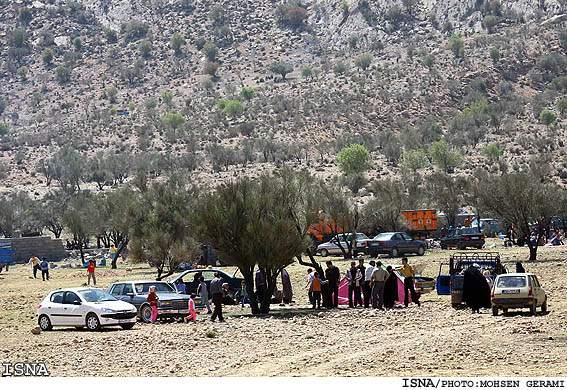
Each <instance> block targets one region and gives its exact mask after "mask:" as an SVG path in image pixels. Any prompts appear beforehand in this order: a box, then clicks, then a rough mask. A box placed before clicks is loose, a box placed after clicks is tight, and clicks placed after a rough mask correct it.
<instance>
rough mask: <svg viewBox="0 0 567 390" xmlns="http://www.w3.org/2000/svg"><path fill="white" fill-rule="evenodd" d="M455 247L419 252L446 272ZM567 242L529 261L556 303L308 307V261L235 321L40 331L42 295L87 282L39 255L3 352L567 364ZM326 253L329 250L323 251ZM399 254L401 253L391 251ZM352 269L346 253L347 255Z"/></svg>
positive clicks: (523, 255)
mask: <svg viewBox="0 0 567 390" xmlns="http://www.w3.org/2000/svg"><path fill="white" fill-rule="evenodd" d="M488 245H496V248H493V249H490V250H494V251H496V250H497V251H499V252H500V253H501V254H502V259H503V261H504V262H514V261H518V260H522V261H523V260H524V259H527V257H528V249H527V248H512V249H510V248H504V247H503V246H502V242H501V241H498V240H491V241H490V242H489V244H488ZM450 253H451V251H446V250H432V251H428V252H427V254H426V255H425V256H424V257H410V263H413V264H424V265H426V268H425V271H424V275H425V276H437V274H438V272H439V264H440V262H442V261H446V260H447V259H448V257H449V255H450ZM566 258H567V247H544V248H540V252H539V259H540V260H539V261H538V262H536V263H527V262H525V263H524V266H525V268H526V269H527V270H528V271H529V272H535V273H536V274H537V275H538V276H539V279H540V281H541V282H542V284H543V286H544V288H545V290H546V292H547V294H548V297H549V313H547V314H545V315H544V314H540V313H538V315H537V316H535V317H532V316H529V314H528V311H527V310H524V311H521V312H518V311H512V312H510V313H508V314H507V315H500V316H498V317H493V316H492V314H491V312H490V311H489V310H484V311H482V312H481V314H471V312H470V311H469V310H455V309H453V308H452V307H451V306H450V298H449V297H448V296H438V295H437V294H436V292H433V293H430V294H426V295H424V296H423V297H422V302H423V305H422V307H421V308H418V307H416V306H414V305H410V307H409V308H407V309H406V308H403V307H397V308H395V309H392V310H389V311H386V312H379V311H374V310H372V309H348V308H340V309H335V310H321V311H315V310H310V309H308V308H307V305H306V303H307V291H306V289H305V288H304V286H305V281H306V268H305V267H303V266H300V265H298V264H294V265H292V266H290V267H289V271H290V275H291V277H292V283H293V288H294V300H295V302H296V303H295V304H294V305H292V306H291V307H286V308H284V309H282V308H281V307H279V306H278V305H274V306H273V313H271V315H269V316H265V317H251V316H250V315H249V311H248V310H247V309H244V310H241V309H240V308H239V307H229V308H226V307H225V310H226V311H228V312H229V315H228V318H227V321H226V323H224V324H221V323H211V322H210V321H209V320H208V317H207V316H205V315H202V316H200V317H199V321H198V323H197V324H184V323H160V324H158V325H146V324H137V325H136V326H135V327H134V329H132V330H128V331H125V330H121V329H120V328H109V329H105V330H103V331H101V332H88V331H86V330H75V329H74V328H70V329H61V328H58V329H56V330H54V331H51V332H42V333H41V334H39V335H33V334H32V333H31V332H30V331H31V329H32V328H33V327H34V326H36V317H35V311H36V307H37V305H38V304H39V302H40V301H41V300H42V298H43V297H44V296H45V295H46V293H48V292H49V291H52V290H54V289H57V288H59V287H76V286H80V285H82V284H83V283H85V282H86V275H85V272H83V271H82V270H77V269H62V270H58V269H55V270H52V271H51V276H52V278H51V280H50V281H49V282H42V281H41V279H36V280H34V279H30V275H31V270H30V268H29V266H15V267H12V268H11V269H10V271H9V272H8V273H5V272H3V273H1V274H0V291H1V293H2V299H1V300H0V333H1V334H2V337H1V338H0V362H20V361H40V362H45V363H46V364H47V367H48V370H49V371H50V373H51V375H56V376H90V375H94V376H565V375H567V348H566V347H567V345H566V344H567V328H566V327H565V324H566V323H567V305H566V302H565V299H564V296H565V293H566V287H565V284H566V282H567V275H566V272H565V268H566V267H565V265H566V262H565V259H566ZM321 260H322V259H321ZM385 262H388V263H393V262H396V261H395V260H386V261H385ZM336 264H337V265H338V266H339V268H340V269H341V273H342V274H344V271H346V268H347V264H346V262H344V261H336ZM152 277H154V273H152V271H151V269H149V268H147V267H139V266H138V267H137V268H131V267H130V266H129V265H127V264H120V269H118V270H108V269H103V268H99V269H98V279H99V287H107V286H108V285H109V284H110V283H112V282H115V281H120V280H132V279H150V278H152Z"/></svg>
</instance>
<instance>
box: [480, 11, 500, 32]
mask: <svg viewBox="0 0 567 390" xmlns="http://www.w3.org/2000/svg"><path fill="white" fill-rule="evenodd" d="M499 21H500V20H499V19H498V16H496V15H488V16H485V17H484V19H483V20H482V27H484V28H485V29H486V30H487V31H488V33H492V32H493V31H494V27H496V26H497V25H498V22H499Z"/></svg>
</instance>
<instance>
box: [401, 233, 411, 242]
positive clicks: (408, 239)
mask: <svg viewBox="0 0 567 390" xmlns="http://www.w3.org/2000/svg"><path fill="white" fill-rule="evenodd" d="M402 236H403V237H404V240H406V241H413V238H411V236H410V235H409V234H407V233H402Z"/></svg>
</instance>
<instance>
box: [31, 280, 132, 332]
mask: <svg viewBox="0 0 567 390" xmlns="http://www.w3.org/2000/svg"><path fill="white" fill-rule="evenodd" d="M137 314H138V312H137V310H136V308H135V307H134V305H131V304H129V303H128V302H123V301H119V300H118V299H116V298H114V297H113V296H112V295H110V294H109V293H107V292H106V291H104V290H101V289H99V288H88V287H83V288H67V289H61V290H57V291H53V292H51V293H49V294H48V295H47V296H46V297H45V298H44V300H43V301H42V302H41V304H40V305H39V306H38V307H37V323H38V324H39V327H40V328H41V330H44V331H45V330H51V329H52V328H53V327H54V326H74V327H76V328H83V327H85V326H86V327H87V329H89V330H99V329H100V328H101V327H103V326H111V325H119V326H121V327H122V328H123V329H131V328H132V327H133V326H134V324H135V323H136V315H137Z"/></svg>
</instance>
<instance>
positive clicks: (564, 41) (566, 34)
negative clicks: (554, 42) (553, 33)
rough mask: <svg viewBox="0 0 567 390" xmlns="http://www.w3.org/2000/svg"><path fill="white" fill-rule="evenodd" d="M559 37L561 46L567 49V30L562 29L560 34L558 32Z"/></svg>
mask: <svg viewBox="0 0 567 390" xmlns="http://www.w3.org/2000/svg"><path fill="white" fill-rule="evenodd" d="M557 38H558V39H559V46H561V48H562V49H563V50H567V31H560V32H559V34H557Z"/></svg>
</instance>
